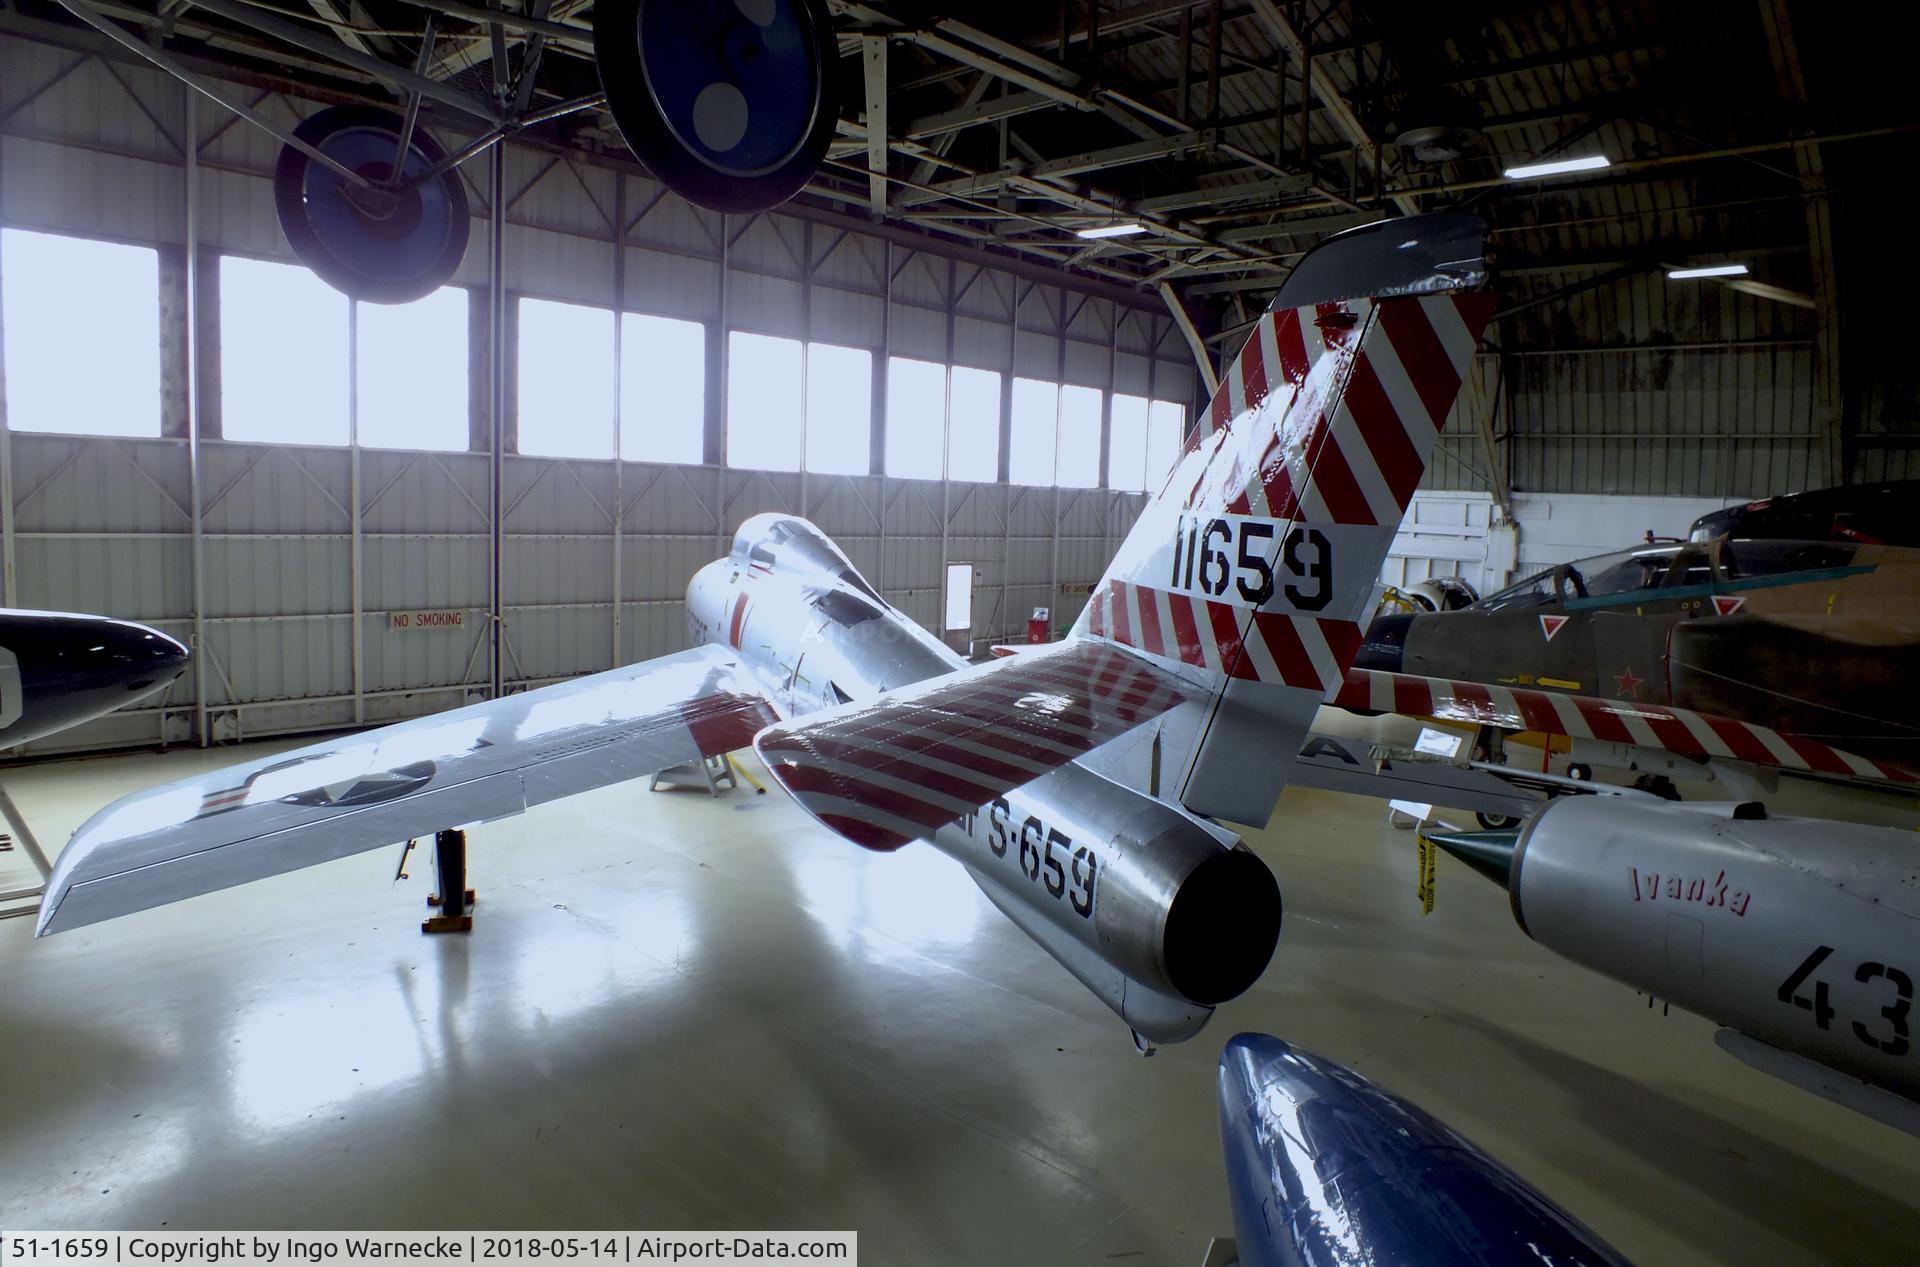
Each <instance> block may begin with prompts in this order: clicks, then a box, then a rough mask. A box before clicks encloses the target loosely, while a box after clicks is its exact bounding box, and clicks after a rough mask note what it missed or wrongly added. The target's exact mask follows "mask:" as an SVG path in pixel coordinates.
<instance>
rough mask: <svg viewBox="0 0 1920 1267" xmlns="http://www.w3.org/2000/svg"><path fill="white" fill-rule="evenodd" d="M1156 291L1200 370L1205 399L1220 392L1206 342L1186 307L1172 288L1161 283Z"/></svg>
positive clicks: (1218, 381)
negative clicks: (1195, 326) (1171, 315)
mask: <svg viewBox="0 0 1920 1267" xmlns="http://www.w3.org/2000/svg"><path fill="white" fill-rule="evenodd" d="M1155 289H1157V290H1158V291H1159V292H1160V300H1161V302H1162V303H1164V304H1166V306H1167V311H1168V312H1170V313H1172V314H1173V324H1174V325H1176V326H1178V327H1179V329H1180V334H1181V337H1182V338H1184V339H1186V341H1187V348H1188V349H1189V350H1190V351H1191V352H1192V353H1193V363H1194V364H1195V365H1197V366H1198V367H1199V368H1200V377H1201V379H1202V380H1203V381H1204V382H1205V383H1206V385H1207V399H1208V400H1212V399H1213V394H1214V393H1215V392H1217V391H1219V390H1220V375H1219V373H1218V372H1216V371H1215V370H1214V368H1213V358H1212V357H1211V356H1208V355H1207V345H1206V341H1205V340H1203V339H1202V338H1201V337H1200V332H1199V331H1198V330H1196V329H1194V328H1193V318H1192V317H1190V316H1188V315H1187V306H1186V305H1185V304H1183V303H1181V302H1180V296H1179V295H1177V294H1175V293H1174V289H1173V287H1172V286H1169V285H1168V284H1167V283H1166V282H1161V283H1160V284H1159V286H1157V287H1156V288H1155Z"/></svg>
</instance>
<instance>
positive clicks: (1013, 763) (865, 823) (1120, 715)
mask: <svg viewBox="0 0 1920 1267" xmlns="http://www.w3.org/2000/svg"><path fill="white" fill-rule="evenodd" d="M1187 696H1188V693H1187V691H1186V690H1185V689H1184V688H1183V687H1182V686H1181V685H1180V683H1179V682H1178V681H1177V680H1175V679H1174V678H1173V677H1172V676H1171V675H1169V674H1167V673H1166V672H1164V671H1162V670H1160V669H1158V668H1156V667H1154V666H1153V665H1152V664H1151V663H1149V662H1148V661H1146V660H1145V659H1143V658H1141V657H1139V656H1136V655H1132V654H1130V653H1128V652H1125V651H1121V650H1118V649H1117V648H1114V647H1110V646H1106V645H1104V644H1102V643H1098V642H1092V641H1085V640H1082V641H1076V642H1063V643H1056V644H1054V645H1053V646H1051V647H1048V648H1046V649H1045V650H1041V651H1034V652H1030V653H1026V654H1023V655H1018V656H1013V657H1009V658H1005V659H999V660H994V661H990V662H989V663H987V664H983V665H976V666H973V667H971V668H966V669H962V670H960V671H958V672H956V673H953V674H950V675H948V676H946V677H943V678H936V679H934V680H933V681H931V682H927V683H922V684H920V685H917V686H911V687H905V688H903V689H901V690H899V691H893V692H889V693H887V694H886V695H883V696H881V697H880V698H879V699H877V700H874V701H872V702H871V703H865V704H860V705H852V706H849V707H847V708H842V709H837V710H834V711H833V712H830V713H822V714H815V715H813V716H811V717H807V718H803V719H800V720H797V721H794V722H790V723H787V724H784V725H777V726H773V727H770V728H769V729H767V730H765V731H763V732H761V734H760V735H759V737H758V738H756V739H755V740H754V749H755V750H756V751H757V752H759V754H760V756H761V759H762V760H764V761H765V762H766V763H767V769H768V771H769V772H770V773H772V775H773V777H774V778H775V779H776V780H777V781H778V782H779V783H780V785H781V786H782V787H784V788H785V789H786V790H787V791H788V792H790V793H792V794H793V797H794V799H795V800H797V801H799V802H800V805H801V807H802V808H804V809H805V810H806V811H807V812H808V813H810V814H812V815H813V816H814V817H815V818H817V819H818V820H820V822H821V823H823V824H825V825H826V826H828V827H830V828H832V829H833V830H834V831H836V832H838V833H839V834H840V835H842V836H844V837H846V838H847V839H849V840H851V841H853V842H854V843H855V844H860V845H865V846H866V847H867V848H869V849H897V848H899V847H900V846H901V845H904V844H906V843H907V842H908V841H910V840H914V839H917V838H920V837H924V836H930V835H932V834H933V833H934V832H935V831H937V830H938V829H939V828H940V827H942V826H944V825H945V824H947V823H950V822H953V821H954V820H955V819H957V818H959V817H961V816H962V815H964V814H967V813H970V812H971V811H973V810H974V809H976V808H978V807H979V806H982V805H985V804H987V803H988V802H990V801H992V800H993V799H994V798H995V797H997V796H999V795H1001V794H1002V793H1004V792H1007V791H1010V790H1012V789H1013V788H1017V787H1021V786H1023V785H1025V784H1027V783H1031V782H1032V781H1033V780H1035V779H1037V778H1040V777H1041V776H1043V775H1045V774H1047V773H1049V772H1050V771H1053V770H1055V769H1058V768H1059V767H1061V766H1063V765H1066V764H1067V763H1068V762H1070V761H1072V760H1073V759H1075V758H1076V757H1080V756H1084V755H1085V754H1086V753H1088V752H1091V751H1092V750H1093V749H1095V748H1097V747H1099V746H1100V745H1101V744H1103V743H1106V742H1107V741H1108V740H1110V739H1114V738H1117V737H1118V736H1120V735H1122V734H1125V733H1126V732H1127V731H1129V730H1131V729H1133V727H1135V726H1138V725H1140V724H1142V723H1143V722H1147V721H1151V720H1152V719H1154V718H1155V717H1158V716H1160V715H1161V714H1162V713H1164V712H1166V711H1167V710H1168V709H1170V708H1172V707H1173V706H1174V705H1176V704H1178V703H1180V702H1181V701H1182V700H1184V699H1186V698H1187Z"/></svg>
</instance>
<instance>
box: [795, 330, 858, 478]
mask: <svg viewBox="0 0 1920 1267" xmlns="http://www.w3.org/2000/svg"><path fill="white" fill-rule="evenodd" d="M806 437H807V469H808V470H809V471H817V472H820V473H822V474H826V475H865V474H866V473H867V471H868V470H869V468H870V467H871V466H872V464H873V353H871V352H869V351H867V350H866V349H865V348H843V347H838V346H836V345H834V344H831V343H809V344H808V345H807V417H806Z"/></svg>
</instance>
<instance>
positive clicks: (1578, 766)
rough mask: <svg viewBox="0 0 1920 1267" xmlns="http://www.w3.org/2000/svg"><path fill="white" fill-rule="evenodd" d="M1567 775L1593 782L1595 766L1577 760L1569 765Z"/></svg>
mask: <svg viewBox="0 0 1920 1267" xmlns="http://www.w3.org/2000/svg"><path fill="white" fill-rule="evenodd" d="M1567 777H1568V778H1570V779H1579V780H1580V781H1581V782H1582V783H1591V782H1593V767H1592V766H1590V765H1588V764H1587V763H1586V762H1584V761H1575V762H1574V763H1573V764H1571V765H1569V766H1568V767H1567Z"/></svg>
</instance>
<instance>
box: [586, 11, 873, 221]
mask: <svg viewBox="0 0 1920 1267" xmlns="http://www.w3.org/2000/svg"><path fill="white" fill-rule="evenodd" d="M593 57H594V61H595V62H596V63H597V64H598V66H599V69H600V86H601V88H602V89H603V90H604V91H605V92H606V94H607V109H608V110H609V111H611V112H612V114H613V119H614V122H615V123H616V124H618V125H619V127H620V135H621V136H622V137H624V138H625V139H626V142H627V147H628V148H629V149H631V150H632V151H633V153H634V156H635V157H636V158H638V159H639V160H640V161H641V162H642V163H644V164H646V167H647V170H648V171H650V172H652V173H653V174H654V175H655V176H657V177H659V178H660V180H661V181H663V182H665V184H666V186H667V188H669V189H671V190H673V192H675V193H677V194H679V195H680V196H681V197H682V198H685V199H687V200H688V201H689V202H693V203H697V204H699V205H700V206H702V207H705V208H707V209H708V210H710V211H728V212H756V211H765V210H767V209H768V208H769V207H775V206H778V205H779V204H781V203H783V202H785V201H786V200H787V199H789V198H791V197H793V195H794V194H796V193H798V192H799V191H800V188H801V187H802V186H803V185H805V184H806V183H807V181H808V180H809V179H810V178H812V176H813V173H814V172H815V171H816V170H817V169H818V168H819V166H820V160H821V159H822V158H823V157H824V156H825V155H826V152H827V143H828V142H829V141H831V140H832V139H833V133H834V127H835V125H836V124H837V123H838V122H839V118H840V94H839V92H838V91H837V85H836V83H835V80H836V78H837V71H838V68H839V53H838V51H837V49H836V48H835V45H834V36H833V23H832V19H831V18H830V17H829V16H828V14H827V6H826V4H825V0H714V2H712V3H702V4H689V3H686V0H597V2H596V3H595V5H594V7H593Z"/></svg>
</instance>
